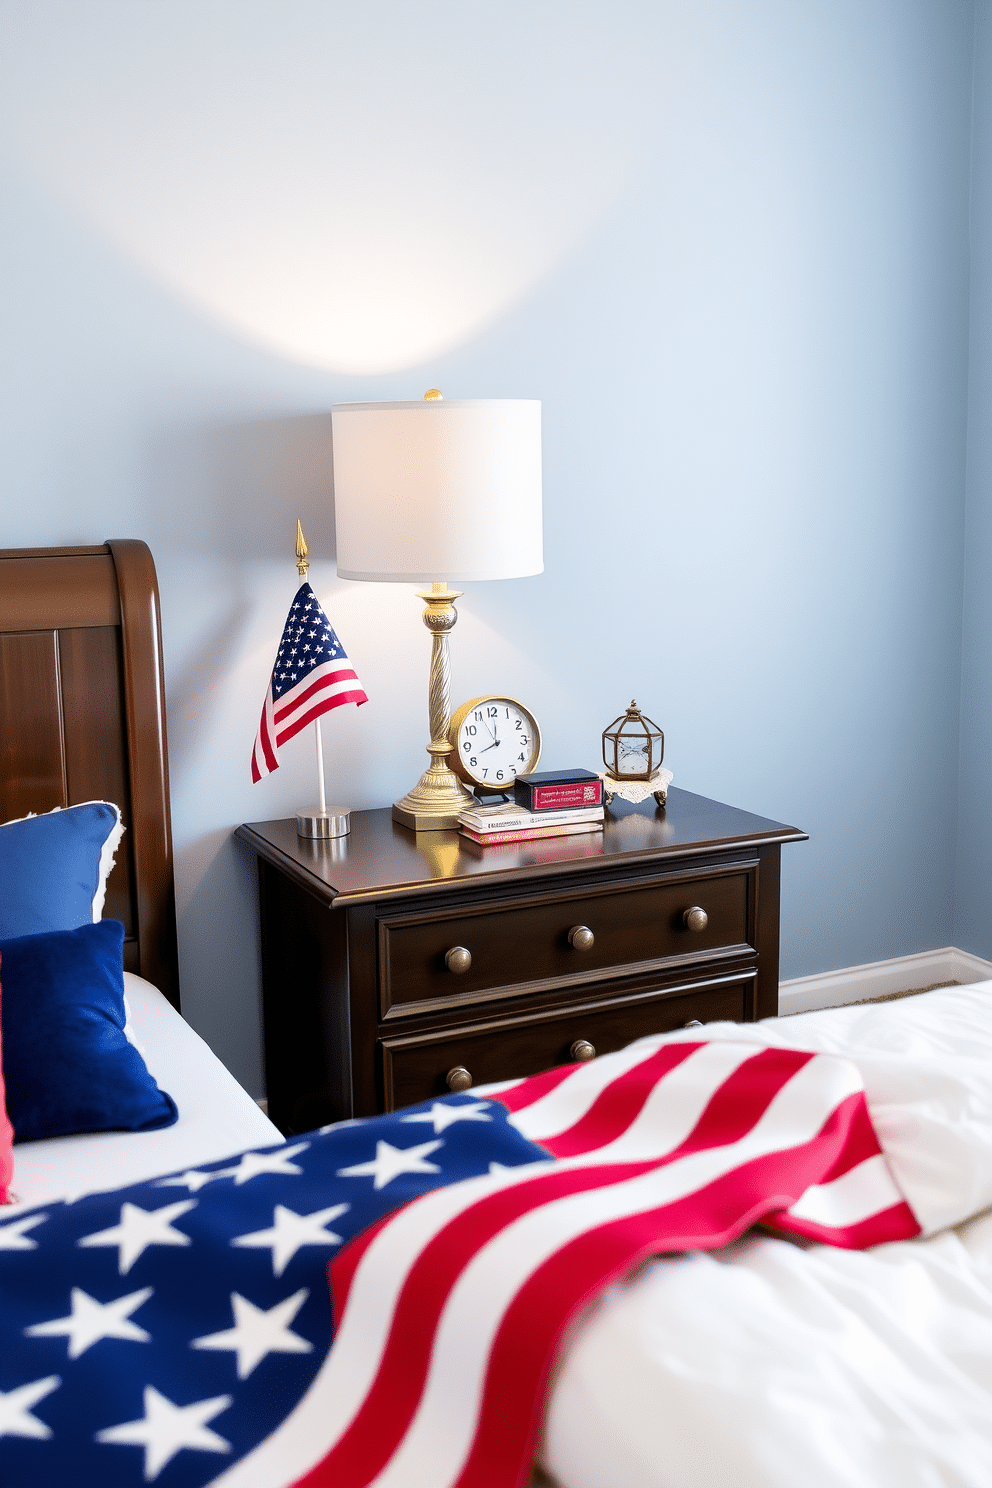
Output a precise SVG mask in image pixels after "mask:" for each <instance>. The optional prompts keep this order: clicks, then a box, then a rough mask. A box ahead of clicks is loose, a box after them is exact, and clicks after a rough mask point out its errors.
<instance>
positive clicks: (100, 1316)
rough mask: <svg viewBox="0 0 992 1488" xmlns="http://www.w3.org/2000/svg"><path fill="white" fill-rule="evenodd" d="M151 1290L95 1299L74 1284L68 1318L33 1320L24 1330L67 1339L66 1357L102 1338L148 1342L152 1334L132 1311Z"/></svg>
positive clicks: (75, 1355) (32, 1334) (31, 1334)
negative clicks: (133, 1319) (40, 1321)
mask: <svg viewBox="0 0 992 1488" xmlns="http://www.w3.org/2000/svg"><path fill="white" fill-rule="evenodd" d="M153 1292H154V1288H153V1287H142V1289H141V1291H140V1292H131V1293H129V1294H128V1296H126V1297H118V1298H117V1299H116V1301H113V1302H98V1301H97V1300H96V1298H95V1297H91V1296H89V1294H88V1293H87V1292H84V1291H83V1290H82V1288H81V1287H73V1289H72V1296H71V1301H70V1306H71V1307H72V1312H71V1313H70V1315H69V1316H68V1317H63V1318H53V1319H52V1320H51V1322H48V1323H35V1324H34V1325H33V1326H32V1327H30V1328H25V1329H24V1332H25V1333H26V1334H27V1336H28V1337H29V1338H58V1337H61V1336H65V1337H66V1338H68V1340H69V1358H70V1359H78V1358H79V1356H80V1354H85V1352H86V1350H87V1349H88V1348H92V1347H93V1345H94V1344H95V1343H99V1342H100V1341H101V1340H102V1339H104V1338H123V1339H126V1340H128V1341H129V1342H131V1343H148V1342H149V1341H150V1339H151V1334H150V1333H148V1332H146V1331H145V1329H144V1328H141V1327H139V1326H138V1324H137V1323H132V1322H131V1314H132V1313H133V1312H137V1310H138V1308H139V1307H141V1306H142V1304H143V1303H145V1302H147V1301H148V1298H149V1297H150V1296H152V1294H153Z"/></svg>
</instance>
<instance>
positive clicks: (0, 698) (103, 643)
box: [0, 540, 281, 1213]
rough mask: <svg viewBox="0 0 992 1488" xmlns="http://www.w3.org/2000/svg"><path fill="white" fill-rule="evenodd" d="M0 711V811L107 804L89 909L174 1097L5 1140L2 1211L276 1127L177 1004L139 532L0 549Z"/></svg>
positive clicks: (152, 595) (167, 835)
mask: <svg viewBox="0 0 992 1488" xmlns="http://www.w3.org/2000/svg"><path fill="white" fill-rule="evenodd" d="M0 716H2V719H3V725H2V737H0V821H2V822H7V821H11V820H12V819H15V818H21V817H25V816H27V815H28V813H30V812H35V813H42V812H49V811H51V810H52V809H53V808H55V807H63V808H64V807H68V806H72V805H74V804H76V803H80V802H85V801H93V800H97V801H100V800H103V801H112V802H115V803H117V804H118V805H119V806H120V808H121V814H122V817H123V825H124V828H125V831H124V835H123V839H122V841H121V845H120V847H119V849H118V851H117V855H116V861H115V863H114V867H113V870H112V872H111V874H110V877H109V880H108V882H107V887H106V903H105V905H104V911H103V912H104V914H105V915H106V916H107V917H113V918H114V919H117V920H119V921H121V922H122V923H123V925H124V927H125V935H124V966H125V986H126V993H127V1000H128V1007H129V1014H130V1016H129V1020H128V1023H129V1026H128V1032H129V1035H130V1036H131V1037H133V1039H134V1042H135V1043H136V1044H137V1045H138V1046H139V1047H140V1049H141V1051H142V1054H143V1056H144V1058H145V1059H146V1062H147V1063H148V1066H149V1068H150V1069H151V1072H152V1074H153V1075H154V1076H155V1077H156V1079H157V1080H158V1082H159V1084H160V1085H161V1086H162V1088H163V1089H164V1090H167V1091H168V1092H169V1093H170V1094H171V1095H172V1096H173V1098H174V1099H175V1100H176V1102H177V1105H178V1106H179V1119H178V1121H177V1122H176V1123H175V1124H174V1125H172V1126H169V1127H167V1128H165V1129H162V1130H154V1131H147V1132H107V1133H104V1134H100V1135H96V1136H93V1135H84V1136H66V1137H60V1138H55V1139H51V1140H48V1141H40V1142H29V1143H26V1144H23V1145H19V1146H18V1149H17V1154H16V1175H15V1180H14V1183H13V1192H14V1193H15V1194H16V1195H17V1203H16V1204H15V1205H14V1206H13V1207H12V1208H11V1209H7V1210H5V1213H11V1212H14V1211H15V1210H16V1209H24V1208H26V1207H28V1206H30V1205H33V1204H43V1203H47V1202H49V1201H50V1200H51V1199H53V1198H57V1197H60V1196H63V1195H65V1194H73V1193H74V1194H77V1195H78V1194H81V1193H83V1192H85V1191H87V1190H92V1189H95V1188H98V1187H107V1188H110V1187H117V1186H119V1185H121V1184H122V1183H129V1182H137V1181H138V1180H140V1179H142V1178H145V1177H149V1176H152V1175H153V1174H156V1173H162V1172H165V1171H168V1170H169V1169H171V1168H178V1167H181V1166H183V1165H187V1164H188V1165H195V1164H196V1163H202V1162H206V1161H210V1160H213V1159H219V1158H224V1157H226V1156H228V1155H229V1154H231V1153H234V1152H238V1151H241V1150H242V1149H244V1148H245V1147H249V1146H255V1145H259V1144H261V1143H264V1142H277V1141H281V1134H280V1133H279V1132H278V1130H277V1129H276V1128H275V1127H274V1126H273V1125H272V1124H271V1122H269V1120H268V1119H267V1117H265V1116H264V1115H263V1113H262V1111H261V1110H260V1109H259V1107H258V1106H257V1105H256V1103H255V1102H254V1101H253V1100H252V1099H251V1098H250V1097H249V1096H248V1095H247V1093H246V1092H245V1091H244V1090H243V1089H242V1088H241V1087H240V1085H238V1084H237V1082H236V1081H235V1080H234V1079H233V1078H232V1076H231V1075H230V1074H229V1073H228V1072H227V1070H226V1069H225V1068H224V1066H223V1065H222V1064H221V1063H220V1061H219V1060H218V1059H217V1058H216V1057H215V1056H214V1055H213V1054H212V1052H211V1051H210V1049H209V1048H208V1047H207V1045H206V1044H205V1043H204V1042H203V1040H202V1039H200V1038H199V1036H198V1035H197V1034H196V1033H195V1032H194V1031H193V1029H192V1028H190V1026H189V1025H188V1024H187V1023H186V1022H185V1021H184V1020H183V1018H182V1017H181V1015H180V1013H179V973H178V956H177V947H176V920H175V902H174V890H173V878H172V832H171V821H170V812H169V775H168V748H167V735H166V714H165V687H164V678H163V670H162V644H161V615H160V607H159V595H158V585H157V581H156V576H155V568H154V563H153V561H152V557H151V554H150V552H149V550H148V548H147V546H146V545H145V544H144V543H142V542H138V541H134V540H121V541H112V542H108V543H106V544H104V545H103V546H101V547H90V548H58V549H50V548H49V549H39V550H24V549H20V550H14V551H2V552H0Z"/></svg>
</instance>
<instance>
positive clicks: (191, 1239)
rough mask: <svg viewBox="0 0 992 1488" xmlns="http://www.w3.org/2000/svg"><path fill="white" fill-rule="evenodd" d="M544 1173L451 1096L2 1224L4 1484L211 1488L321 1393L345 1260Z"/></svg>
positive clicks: (530, 1151)
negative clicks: (400, 1222) (403, 1218)
mask: <svg viewBox="0 0 992 1488" xmlns="http://www.w3.org/2000/svg"><path fill="white" fill-rule="evenodd" d="M480 1108H481V1109H480ZM411 1117H412V1118H413V1120H412V1123H411V1121H410V1119H409V1118H411ZM480 1117H485V1118H486V1119H485V1120H480ZM421 1134H423V1135H424V1136H425V1137H427V1138H428V1140H425V1141H420V1140H418V1139H419V1137H420V1135H421ZM480 1137H481V1138H482V1139H483V1140H482V1142H481V1145H480V1140H479V1139H480ZM536 1155H539V1153H538V1149H536V1148H535V1147H534V1146H533V1144H532V1143H531V1142H529V1141H528V1140H527V1139H526V1138H525V1137H523V1136H521V1135H520V1134H519V1133H518V1132H516V1131H515V1130H514V1129H513V1127H512V1126H510V1125H509V1124H508V1121H507V1114H506V1112H505V1111H504V1110H503V1109H502V1108H499V1109H498V1112H497V1111H496V1108H494V1107H492V1105H491V1104H490V1105H489V1106H488V1107H485V1104H484V1103H483V1102H480V1101H479V1100H478V1099H472V1098H470V1097H469V1096H467V1095H457V1096H451V1097H447V1098H445V1099H444V1100H440V1101H427V1102H424V1103H423V1105H422V1106H421V1107H414V1108H412V1109H410V1110H408V1111H405V1112H402V1113H397V1114H396V1115H395V1116H389V1117H379V1118H375V1119H372V1120H354V1121H348V1122H343V1123H341V1124H340V1125H338V1126H332V1127H329V1128H327V1129H325V1130H324V1131H323V1132H309V1133H307V1134H306V1136H304V1137H294V1138H292V1139H291V1140H290V1141H288V1142H287V1143H285V1144H284V1145H281V1146H277V1147H272V1148H268V1149H264V1150H261V1151H256V1152H248V1153H244V1154H237V1155H236V1156H232V1157H228V1158H226V1159H223V1160H218V1161H216V1162H213V1163H203V1164H200V1165H198V1166H197V1167H193V1168H185V1169H183V1170H182V1171H181V1172H177V1173H174V1174H170V1175H165V1176H162V1177H156V1178H154V1179H151V1180H149V1181H148V1182H147V1183H143V1184H134V1185H131V1186H130V1187H128V1188H123V1189H120V1190H117V1191H115V1192H109V1193H97V1194H90V1195H89V1196H87V1197H84V1198H79V1199H76V1201H75V1202H74V1203H72V1204H66V1203H60V1204H50V1205H46V1206H44V1207H43V1208H41V1209H39V1210H37V1211H34V1212H32V1213H29V1214H21V1215H18V1217H17V1218H16V1219H11V1220H8V1221H6V1222H0V1483H3V1484H6V1483H10V1484H22V1483H24V1484H26V1483H33V1482H38V1483H46V1484H48V1483H52V1484H55V1483H60V1484H61V1483H67V1484H68V1483H99V1484H100V1488H139V1485H142V1484H145V1483H159V1484H160V1485H166V1484H167V1485H168V1488H203V1485H205V1484H208V1483H210V1482H212V1481H213V1479H214V1478H216V1477H217V1475H218V1473H220V1472H225V1471H226V1470H227V1469H228V1468H229V1467H230V1466H231V1465H232V1464H234V1463H236V1462H238V1461H239V1460H240V1459H241V1458H242V1457H243V1456H244V1454H245V1453H247V1452H250V1451H252V1449H253V1448H255V1447H257V1446H258V1445H259V1444H260V1443H261V1442H263V1441H264V1440H265V1438H266V1437H267V1436H269V1435H270V1434H271V1433H272V1432H273V1431H274V1430H276V1429H277V1428H278V1426H279V1423H280V1421H281V1420H282V1419H283V1417H284V1416H285V1415H286V1414H287V1413H288V1412H289V1411H291V1410H292V1409H294V1408H295V1406H296V1405H297V1404H298V1402H299V1401H300V1400H301V1399H302V1398H303V1397H304V1396H305V1394H306V1392H307V1390H308V1389H309V1387H310V1386H311V1384H312V1382H313V1380H314V1378H315V1375H316V1374H317V1372H318V1371H319V1370H320V1368H321V1367H322V1365H323V1363H324V1361H325V1360H326V1357H327V1354H328V1350H329V1348H330V1343H331V1339H332V1337H333V1331H334V1317H333V1312H332V1308H331V1298H330V1290H329V1286H328V1278H327V1266H328V1263H329V1262H330V1261H331V1260H332V1259H333V1257H334V1256H336V1255H338V1254H339V1253H341V1251H342V1250H343V1248H344V1246H345V1245H346V1244H347V1243H348V1241H349V1240H351V1239H353V1238H355V1237H357V1236H359V1235H361V1234H362V1232H363V1231H364V1230H365V1229H366V1228H367V1227H368V1226H370V1225H375V1224H376V1223H377V1222H378V1221H379V1220H380V1219H382V1218H385V1217H387V1216H388V1215H390V1214H391V1213H393V1212H394V1211H395V1210H396V1209H398V1208H400V1207H402V1206H404V1205H405V1204H406V1203H407V1202H408V1201H409V1200H410V1199H412V1198H415V1197H416V1196H417V1195H420V1194H424V1193H426V1192H428V1191H429V1190H431V1189H434V1188H437V1187H441V1186H445V1185H447V1184H449V1183H451V1182H453V1181H457V1180H458V1179H460V1178H465V1177H472V1176H477V1175H480V1174H485V1173H486V1172H487V1171H488V1169H489V1164H490V1162H491V1161H499V1162H501V1163H503V1164H504V1165H507V1166H513V1165H515V1164H517V1165H519V1164H522V1163H529V1162H533V1161H534V1158H535V1156H536ZM123 1278H127V1280H126V1281H125V1280H123Z"/></svg>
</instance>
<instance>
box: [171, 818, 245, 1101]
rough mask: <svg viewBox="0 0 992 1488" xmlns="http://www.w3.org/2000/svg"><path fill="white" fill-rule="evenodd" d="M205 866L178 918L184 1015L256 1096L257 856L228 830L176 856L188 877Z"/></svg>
mask: <svg viewBox="0 0 992 1488" xmlns="http://www.w3.org/2000/svg"><path fill="white" fill-rule="evenodd" d="M204 859H209V861H208V862H207V864H206V867H205V868H204V870H203V871H202V873H201V875H200V876H199V879H198V882H197V884H196V888H195V890H194V892H193V893H192V894H190V895H189V897H188V899H187V900H186V903H185V904H184V905H183V907H182V908H181V909H180V911H179V917H178V919H179V953H180V979H181V983H182V1012H183V1016H184V1017H185V1018H186V1019H187V1021H188V1022H190V1023H191V1024H192V1025H193V1027H194V1028H195V1029H196V1030H197V1032H198V1033H199V1034H200V1036H201V1038H204V1039H206V1041H207V1043H208V1044H209V1045H210V1046H211V1048H212V1049H215V1050H218V1049H219V1050H223V1054H224V1063H225V1064H226V1065H227V1067H228V1068H229V1069H230V1070H232V1071H233V1072H234V1074H235V1075H236V1077H237V1079H238V1080H240V1082H241V1083H242V1085H244V1086H245V1088H246V1089H247V1090H248V1091H249V1093H250V1094H252V1095H254V1096H258V1095H261V1094H262V1093H263V1080H264V1075H263V1070H262V1061H261V1044H262V1015H261V1001H260V993H259V943H258V915H257V911H256V907H255V906H256V903H257V894H258V884H257V877H256V868H255V860H254V855H253V854H252V853H250V852H249V851H248V850H247V849H246V848H243V847H242V845H241V844H240V843H239V842H238V841H237V839H236V838H234V837H233V836H232V835H231V834H230V832H229V831H227V830H225V831H220V832H211V833H210V834H208V835H207V836H205V837H202V838H200V839H199V840H198V841H196V842H195V843H192V844H190V847H189V848H188V849H187V850H186V851H185V852H184V851H182V850H180V851H179V852H178V853H177V867H178V868H179V869H180V871H182V872H183V873H184V875H185V874H189V872H190V869H191V868H193V869H194V872H195V865H194V860H200V862H202V861H203V860H204ZM180 860H183V861H180Z"/></svg>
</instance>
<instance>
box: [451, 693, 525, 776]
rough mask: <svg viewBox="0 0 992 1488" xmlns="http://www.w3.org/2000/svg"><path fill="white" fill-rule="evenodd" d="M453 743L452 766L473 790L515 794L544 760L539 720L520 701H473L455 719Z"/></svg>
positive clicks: (452, 727)
mask: <svg viewBox="0 0 992 1488" xmlns="http://www.w3.org/2000/svg"><path fill="white" fill-rule="evenodd" d="M448 740H449V742H450V744H451V754H450V755H449V757H448V762H449V764H450V765H451V768H452V769H453V770H454V771H455V773H456V774H457V775H458V776H459V777H460V778H461V779H462V780H464V782H465V784H466V785H467V786H468V787H469V789H470V790H474V789H475V788H476V787H477V786H481V787H482V788H483V789H484V790H489V791H508V792H510V793H511V794H512V792H513V782H514V780H515V779H516V777H517V776H518V775H526V774H527V773H528V771H530V770H533V769H535V768H536V767H537V762H538V760H539V759H540V757H541V730H540V729H539V728H538V726H537V719H536V718H535V717H534V715H533V713H532V712H531V711H530V709H529V708H525V707H524V705H523V703H518V702H516V701H515V699H514V698H508V697H496V696H489V695H488V694H487V695H486V696H484V697H475V698H470V699H469V701H468V702H467V703H463V704H462V706H461V707H460V708H459V709H458V710H457V712H456V713H455V714H454V716H453V717H452V720H451V725H450V727H449V729H448Z"/></svg>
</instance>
